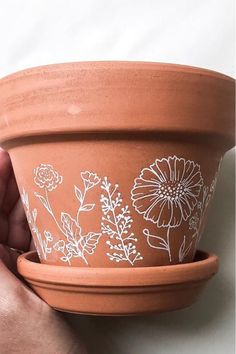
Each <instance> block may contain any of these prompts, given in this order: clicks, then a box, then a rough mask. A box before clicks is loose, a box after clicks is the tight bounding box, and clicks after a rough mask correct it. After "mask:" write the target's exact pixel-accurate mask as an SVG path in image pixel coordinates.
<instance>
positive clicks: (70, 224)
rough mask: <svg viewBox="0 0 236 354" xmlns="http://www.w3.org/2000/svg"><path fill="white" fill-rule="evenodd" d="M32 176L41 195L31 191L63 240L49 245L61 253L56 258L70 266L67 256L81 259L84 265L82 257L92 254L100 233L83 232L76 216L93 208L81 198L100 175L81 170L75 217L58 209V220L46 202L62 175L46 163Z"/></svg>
mask: <svg viewBox="0 0 236 354" xmlns="http://www.w3.org/2000/svg"><path fill="white" fill-rule="evenodd" d="M34 175H35V176H34V181H35V183H36V184H37V185H38V186H39V187H40V188H41V189H43V190H44V195H42V194H39V193H37V192H35V193H34V194H35V196H36V197H37V198H38V199H39V200H40V202H41V203H42V204H43V206H44V207H45V209H46V210H47V211H48V213H49V214H50V215H51V217H52V219H53V220H54V222H55V224H56V226H57V228H58V230H59V231H60V233H61V234H62V236H63V239H59V240H58V241H57V242H56V243H55V244H54V245H53V249H54V250H55V251H57V252H60V253H62V256H61V257H60V259H61V261H62V262H67V263H68V264H69V265H71V258H81V259H82V260H83V261H84V263H85V264H86V265H88V264H89V263H88V260H87V258H86V257H87V255H91V254H93V253H94V251H95V249H96V247H97V245H98V242H99V239H100V237H101V235H102V234H101V232H89V233H87V234H83V232H82V228H81V226H80V221H79V217H80V213H81V212H88V211H92V210H93V209H94V207H95V204H86V203H85V198H86V194H87V192H88V190H90V189H91V188H93V187H95V186H96V185H97V184H99V183H100V178H99V177H98V176H97V175H96V174H95V173H91V172H89V171H85V172H81V174H80V175H81V179H82V181H83V185H84V189H83V191H82V190H81V189H80V188H79V187H78V186H74V192H75V196H76V198H77V200H78V202H79V208H78V210H77V214H76V217H75V218H74V217H72V216H71V215H70V214H69V213H66V212H64V211H62V212H61V217H60V221H58V220H57V218H56V216H55V213H54V211H53V209H52V206H51V204H50V201H49V192H52V191H53V190H55V189H56V188H57V187H58V186H59V185H60V184H61V183H62V181H63V177H62V176H60V175H59V173H58V172H57V171H56V170H54V168H53V166H52V165H49V164H41V165H40V166H38V167H37V168H35V169H34ZM57 239H58V237H57Z"/></svg>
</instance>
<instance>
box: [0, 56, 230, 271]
mask: <svg viewBox="0 0 236 354" xmlns="http://www.w3.org/2000/svg"><path fill="white" fill-rule="evenodd" d="M0 110H1V114H0V130H1V137H0V142H1V146H2V147H3V148H5V149H7V150H8V152H9V154H10V157H11V161H12V164H13V168H14V172H15V175H16V179H17V183H18V187H19V190H20V194H21V197H22V202H23V205H24V208H25V213H26V216H27V220H28V223H29V226H30V229H31V232H32V236H33V239H34V243H35V246H36V249H37V253H38V256H39V258H40V262H41V263H46V264H49V265H61V266H68V267H107V268H114V267H115V268H122V267H152V266H159V265H174V264H179V263H189V262H192V261H193V259H194V257H195V253H196V250H197V247H198V243H199V240H200V238H201V235H202V232H203V228H204V225H205V222H206V216H207V212H208V208H209V205H210V202H211V200H212V197H213V195H214V191H215V187H216V181H217V175H218V173H219V167H220V161H221V159H222V156H223V155H224V153H225V152H226V151H227V150H228V149H230V148H231V147H233V145H234V134H233V132H234V80H233V79H232V78H230V77H227V76H225V75H222V74H219V73H216V72H213V71H209V70H204V69H198V68H192V67H187V66H181V65H171V64H158V63H142V62H84V63H70V64H57V65H49V66H43V67H38V68H33V69H28V70H25V71H21V72H19V73H16V74H13V75H10V76H7V77H5V78H3V79H1V81H0Z"/></svg>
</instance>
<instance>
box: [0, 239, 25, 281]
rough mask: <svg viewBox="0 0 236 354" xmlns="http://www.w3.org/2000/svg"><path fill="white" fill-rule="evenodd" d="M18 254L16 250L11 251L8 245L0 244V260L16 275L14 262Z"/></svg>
mask: <svg viewBox="0 0 236 354" xmlns="http://www.w3.org/2000/svg"><path fill="white" fill-rule="evenodd" d="M19 255H20V254H19V253H18V252H17V251H13V250H11V249H10V248H9V247H7V246H5V245H2V244H0V260H1V261H2V262H3V263H4V264H5V265H6V267H7V268H8V269H9V270H10V271H11V272H13V273H14V274H16V275H17V274H18V273H17V266H16V262H17V258H18V257H19Z"/></svg>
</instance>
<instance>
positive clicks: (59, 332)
mask: <svg viewBox="0 0 236 354" xmlns="http://www.w3.org/2000/svg"><path fill="white" fill-rule="evenodd" d="M29 249H33V243H32V239H31V234H30V230H29V228H28V224H27V221H26V218H25V214H24V210H23V207H22V204H21V200H20V196H19V192H18V188H17V185H16V181H15V177H14V173H13V170H12V166H11V162H10V159H9V155H8V154H7V153H6V152H5V151H3V150H2V149H1V148H0V352H1V353H7V354H11V353H27V354H31V353H32V354H45V353H49V354H66V353H70V354H72V353H76V354H85V350H84V349H83V348H82V346H81V344H80V343H79V342H78V340H77V339H76V337H75V336H74V334H73V332H72V330H71V329H70V328H69V326H68V324H67V323H66V322H65V321H64V320H63V319H62V317H61V315H60V314H59V313H58V312H56V311H54V310H53V309H51V308H50V307H49V306H48V305H47V304H46V303H45V302H43V301H42V300H41V299H40V298H39V297H37V296H36V295H35V294H34V293H33V292H32V291H31V290H30V289H29V288H28V287H27V286H26V285H25V284H24V283H23V282H22V281H20V278H19V276H18V274H17V268H16V260H17V257H18V256H19V252H18V251H17V250H21V251H28V250H29Z"/></svg>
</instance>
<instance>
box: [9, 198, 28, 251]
mask: <svg viewBox="0 0 236 354" xmlns="http://www.w3.org/2000/svg"><path fill="white" fill-rule="evenodd" d="M30 241H31V233H30V229H29V226H28V223H27V220H26V216H25V212H24V209H23V205H22V203H21V200H20V199H18V201H17V203H16V205H15V207H14V208H13V210H12V211H11V213H10V214H9V217H8V240H7V244H8V246H9V247H13V248H17V249H19V250H22V251H28V250H29V247H30Z"/></svg>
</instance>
